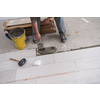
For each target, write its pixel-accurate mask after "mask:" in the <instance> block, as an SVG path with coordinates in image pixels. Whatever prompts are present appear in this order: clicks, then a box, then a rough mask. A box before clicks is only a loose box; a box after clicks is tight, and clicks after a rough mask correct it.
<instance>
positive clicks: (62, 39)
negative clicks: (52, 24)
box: [60, 34, 67, 43]
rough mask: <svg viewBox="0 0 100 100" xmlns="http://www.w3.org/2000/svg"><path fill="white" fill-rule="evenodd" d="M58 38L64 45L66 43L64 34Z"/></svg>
mask: <svg viewBox="0 0 100 100" xmlns="http://www.w3.org/2000/svg"><path fill="white" fill-rule="evenodd" d="M60 37H61V42H63V43H65V42H66V41H67V37H66V34H61V35H60Z"/></svg>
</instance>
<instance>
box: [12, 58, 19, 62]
mask: <svg viewBox="0 0 100 100" xmlns="http://www.w3.org/2000/svg"><path fill="white" fill-rule="evenodd" d="M10 60H14V61H17V62H19V60H16V59H13V58H10Z"/></svg>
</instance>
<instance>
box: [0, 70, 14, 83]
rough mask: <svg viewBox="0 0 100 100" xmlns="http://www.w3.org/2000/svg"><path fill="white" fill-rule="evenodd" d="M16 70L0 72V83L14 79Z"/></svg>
mask: <svg viewBox="0 0 100 100" xmlns="http://www.w3.org/2000/svg"><path fill="white" fill-rule="evenodd" d="M15 77H16V70H10V71H2V72H0V83H6V82H11V81H15Z"/></svg>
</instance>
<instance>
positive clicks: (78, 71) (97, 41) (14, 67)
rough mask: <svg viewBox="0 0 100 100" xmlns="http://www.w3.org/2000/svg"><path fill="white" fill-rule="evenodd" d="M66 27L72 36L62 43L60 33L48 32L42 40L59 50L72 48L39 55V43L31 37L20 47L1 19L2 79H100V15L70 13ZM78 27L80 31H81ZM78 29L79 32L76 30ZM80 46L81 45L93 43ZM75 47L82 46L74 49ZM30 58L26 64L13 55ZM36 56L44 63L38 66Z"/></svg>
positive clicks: (57, 81) (38, 81) (63, 81)
mask: <svg viewBox="0 0 100 100" xmlns="http://www.w3.org/2000/svg"><path fill="white" fill-rule="evenodd" d="M64 20H65V27H66V31H67V34H70V36H67V38H68V40H67V42H66V43H61V41H60V36H59V33H58V31H57V33H52V34H45V35H43V36H42V39H41V41H40V43H44V46H45V47H49V46H56V47H57V49H58V50H57V51H59V52H60V51H69V52H62V53H56V54H50V55H44V56H36V48H37V45H36V44H34V43H33V42H32V36H30V37H27V38H28V46H27V47H26V48H25V49H24V50H17V49H16V48H15V46H14V45H13V43H12V41H10V40H9V39H8V38H6V37H5V32H4V31H3V30H4V29H3V26H2V23H3V21H0V35H1V36H0V42H1V43H0V83H2V84H4V83H8V84H21V83H22V84H25V83H26V84H29V83H30V84H42V83H49V84H50V83H55V84H68V83H69V84H75V83H83V84H85V83H88V84H89V83H91V84H94V83H95V84H99V83H100V46H99V45H100V33H99V32H100V25H99V23H100V18H80V17H76V18H74V17H70V18H68V17H66V18H64ZM77 31H78V32H77ZM75 32H76V33H75ZM91 46H97V47H93V48H88V49H81V50H80V49H79V48H81V47H91ZM73 49H79V50H74V51H71V50H73ZM11 57H12V58H16V59H18V60H20V59H22V58H24V57H25V58H26V59H27V63H26V64H25V65H24V66H23V67H19V66H18V64H17V62H14V61H11V60H9V58H11ZM34 60H41V62H42V64H41V66H34V65H33V61H34Z"/></svg>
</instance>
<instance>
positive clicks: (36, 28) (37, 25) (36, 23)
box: [30, 17, 67, 43]
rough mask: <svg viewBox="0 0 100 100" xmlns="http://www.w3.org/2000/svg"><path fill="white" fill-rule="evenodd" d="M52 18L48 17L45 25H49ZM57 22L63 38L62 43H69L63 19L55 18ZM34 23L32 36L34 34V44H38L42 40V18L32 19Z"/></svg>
mask: <svg viewBox="0 0 100 100" xmlns="http://www.w3.org/2000/svg"><path fill="white" fill-rule="evenodd" d="M51 18H52V17H48V18H47V19H44V20H43V23H44V25H46V24H49V21H50V19H51ZM54 18H55V22H56V25H57V28H58V31H59V34H60V37H61V42H63V43H65V42H66V41H67V37H66V30H65V26H64V20H63V17H54ZM30 19H31V23H32V34H33V42H34V43H38V42H39V41H40V40H41V35H40V22H41V21H40V17H30Z"/></svg>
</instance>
